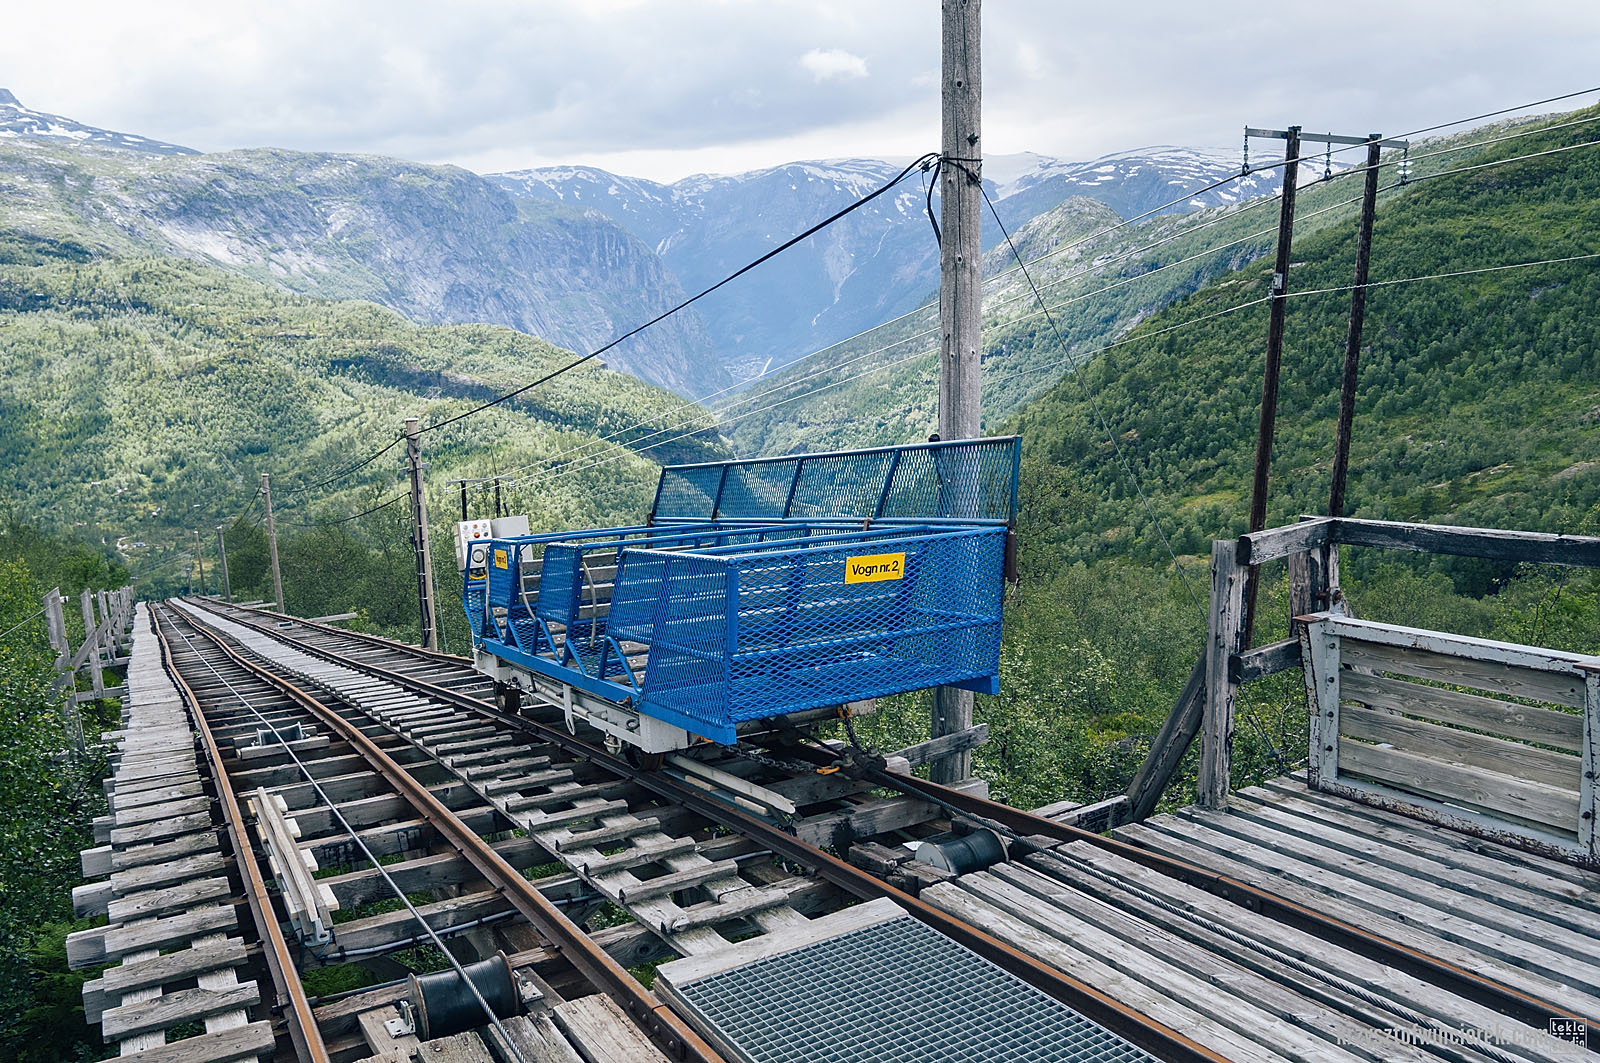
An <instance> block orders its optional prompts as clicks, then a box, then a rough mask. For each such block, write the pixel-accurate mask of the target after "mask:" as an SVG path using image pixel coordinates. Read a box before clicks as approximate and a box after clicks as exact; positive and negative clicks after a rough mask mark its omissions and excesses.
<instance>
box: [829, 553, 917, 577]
mask: <svg viewBox="0 0 1600 1063" xmlns="http://www.w3.org/2000/svg"><path fill="white" fill-rule="evenodd" d="M905 573H906V555H905V554H903V553H902V554H863V555H862V556H860V557H847V558H845V559H844V581H845V582H846V583H878V582H880V581H882V580H888V579H899V578H900V577H901V576H904V575H905Z"/></svg>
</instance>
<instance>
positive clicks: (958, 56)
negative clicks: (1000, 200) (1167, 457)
mask: <svg viewBox="0 0 1600 1063" xmlns="http://www.w3.org/2000/svg"><path fill="white" fill-rule="evenodd" d="M979 6H980V4H979V0H943V3H942V24H943V33H942V35H941V40H942V44H941V48H940V52H941V55H942V67H943V87H942V89H941V92H940V98H941V104H942V115H943V117H942V122H941V126H942V137H941V140H940V147H939V150H940V154H941V156H942V159H941V162H940V168H939V174H940V181H939V196H940V216H941V219H942V221H943V227H942V228H943V235H942V238H941V240H940V246H939V322H940V332H941V340H940V348H939V438H940V439H971V438H973V437H975V436H977V435H978V432H979V430H980V426H981V420H980V416H979V402H980V396H981V382H980V380H979V374H978V371H979V349H980V348H979V344H980V343H981V340H982V335H981V329H982V321H983V296H982V280H983V276H982V273H981V272H980V269H981V266H982V254H983V240H982V236H983V213H982V206H983V187H982V184H981V180H982V176H983V162H982V159H983V146H982V144H981V142H980V140H979V133H980V129H981V125H982V122H981V117H982V98H983V77H982V74H983V68H982V63H981V62H980V56H979V52H980V29H981V19H980V17H979V15H980V12H979ZM972 702H973V695H972V691H970V690H957V689H956V688H955V687H936V688H935V689H934V691H933V721H932V724H933V726H932V734H933V737H934V738H939V737H942V736H944V735H951V734H956V733H958V732H961V731H965V730H966V729H967V728H969V727H971V726H972ZM928 772H929V776H928V777H929V778H930V779H932V780H933V781H934V782H937V783H944V784H947V785H948V784H950V783H955V782H960V781H961V780H962V779H965V778H966V777H967V776H968V775H970V774H971V773H972V754H971V752H970V751H967V750H963V751H960V752H956V753H951V754H949V755H947V756H943V757H940V758H938V759H937V760H934V761H932V762H931V764H930V765H929V768H928Z"/></svg>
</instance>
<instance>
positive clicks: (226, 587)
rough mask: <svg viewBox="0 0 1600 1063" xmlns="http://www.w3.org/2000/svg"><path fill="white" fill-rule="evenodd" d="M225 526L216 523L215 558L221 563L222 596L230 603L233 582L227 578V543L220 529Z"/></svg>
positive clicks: (231, 601) (231, 600) (231, 602)
mask: <svg viewBox="0 0 1600 1063" xmlns="http://www.w3.org/2000/svg"><path fill="white" fill-rule="evenodd" d="M226 527H227V525H226V524H218V525H217V560H218V562H219V563H220V564H221V565H222V597H223V598H224V599H225V600H226V601H227V603H228V604H229V605H232V604H233V584H232V583H231V582H230V581H229V580H228V545H227V544H226V543H224V542H223V541H222V530H223V529H224V528H226Z"/></svg>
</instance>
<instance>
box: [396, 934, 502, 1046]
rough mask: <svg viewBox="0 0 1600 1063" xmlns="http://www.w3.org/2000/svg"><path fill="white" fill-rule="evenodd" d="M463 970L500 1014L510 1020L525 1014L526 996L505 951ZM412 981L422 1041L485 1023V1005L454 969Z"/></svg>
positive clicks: (416, 976)
mask: <svg viewBox="0 0 1600 1063" xmlns="http://www.w3.org/2000/svg"><path fill="white" fill-rule="evenodd" d="M462 970H463V971H465V972H466V975H467V978H469V979H470V980H471V982H472V985H473V986H476V987H477V989H478V994H479V995H480V996H482V997H483V1000H484V1003H486V1004H488V1005H489V1007H490V1008H491V1009H493V1011H494V1013H495V1015H496V1016H498V1017H499V1018H502V1019H508V1018H510V1017H511V1016H513V1015H518V1014H521V1012H522V996H521V994H520V993H518V992H517V980H516V977H515V976H514V975H513V974H512V973H511V961H510V960H509V959H507V958H506V954H505V953H504V952H496V953H495V954H494V955H493V956H490V957H489V958H488V959H486V960H479V961H478V962H477V963H469V964H467V965H465V966H464V967H463V968H462ZM408 981H409V982H410V994H409V995H410V998H411V1006H412V1008H413V1009H414V1012H415V1015H416V1023H417V1035H418V1036H419V1037H421V1038H422V1040H424V1041H432V1040H435V1039H436V1038H440V1037H449V1036H450V1035H451V1034H458V1033H465V1032H466V1031H467V1030H475V1029H477V1028H478V1027H480V1026H482V1025H483V1018H484V1016H483V1008H482V1007H480V1006H479V1004H478V1001H477V999H476V998H475V997H474V996H473V995H472V989H471V988H470V987H469V986H467V984H466V983H465V982H463V981H462V980H461V977H460V976H459V975H457V974H456V972H455V971H454V970H450V969H446V970H443V971H434V972H433V973H432V974H414V975H412V976H411V977H410V978H409V979H408Z"/></svg>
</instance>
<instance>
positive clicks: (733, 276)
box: [422, 153, 936, 432]
mask: <svg viewBox="0 0 1600 1063" xmlns="http://www.w3.org/2000/svg"><path fill="white" fill-rule="evenodd" d="M935 157H936V156H934V155H933V154H932V153H930V154H927V155H924V156H922V157H921V158H919V159H917V160H916V161H914V162H912V163H911V164H910V165H908V166H907V167H906V168H905V169H903V170H901V171H900V172H899V173H898V174H897V175H895V177H894V178H893V179H892V180H890V181H889V182H887V183H886V184H883V185H881V186H879V187H878V188H876V189H874V190H873V191H871V192H868V193H867V194H866V195H864V196H862V197H860V198H859V199H857V200H856V201H855V202H853V203H851V204H849V205H848V206H846V207H844V208H843V209H841V210H838V211H835V212H834V213H833V214H830V215H829V216H828V217H826V218H824V219H822V220H821V221H819V222H817V223H816V224H815V225H813V226H811V228H809V229H807V230H805V231H804V232H802V233H799V234H798V235H795V236H791V237H790V238H789V239H787V240H785V241H784V242H783V243H781V244H779V245H778V246H777V247H774V248H773V249H772V250H770V251H768V252H766V253H765V254H763V255H761V256H760V257H758V258H756V259H753V260H752V261H750V262H747V263H745V264H744V265H743V266H740V267H739V268H738V269H736V270H734V271H733V272H732V273H730V274H728V275H727V276H726V277H724V278H722V279H721V280H719V281H717V282H716V283H715V284H713V285H711V286H710V287H708V288H704V289H702V290H701V291H699V292H697V293H696V294H694V295H691V296H690V297H689V298H687V299H685V300H683V302H681V303H679V304H678V305H677V306H674V307H672V308H671V309H670V310H666V311H663V312H662V313H660V314H657V315H656V316H655V317H653V318H651V319H650V320H649V321H646V322H645V323H644V324H642V325H639V326H636V327H635V328H632V329H629V330H628V331H627V332H624V333H623V334H622V335H620V336H618V337H617V338H616V339H614V340H612V341H611V342H609V343H607V344H605V345H604V346H603V347H599V348H597V349H595V350H593V351H590V352H589V353H588V354H585V355H583V356H582V357H579V358H574V359H573V360H572V361H570V362H568V363H567V364H566V365H564V366H561V367H560V368H559V369H555V370H552V371H551V372H548V373H546V374H545V375H544V376H542V377H540V378H539V379H537V380H535V381H533V382H532V383H528V384H524V385H522V387H520V388H514V389H513V390H511V391H508V392H506V393H505V394H504V395H501V396H499V397H497V398H493V399H490V400H489V401H488V402H485V403H482V404H480V405H478V406H474V407H473V408H472V409H470V410H466V411H464V412H462V413H458V414H456V415H454V416H452V417H447V418H445V419H444V420H442V421H440V422H438V423H437V424H431V425H428V426H426V427H425V428H423V429H422V431H424V432H431V431H433V430H434V429H436V428H443V427H444V426H445V425H447V424H453V423H454V422H456V421H459V420H461V419H462V418H464V417H471V416H472V415H473V414H475V413H479V412H481V411H483V410H487V409H488V408H489V407H491V406H498V405H500V404H501V403H502V402H505V401H506V400H508V399H513V398H515V397H516V396H518V395H521V394H523V393H524V392H526V391H530V390H532V389H533V388H536V387H538V386H539V385H541V384H544V383H547V382H548V381H551V380H554V379H555V378H556V377H558V376H560V375H561V374H563V373H565V372H568V371H570V370H572V369H576V368H577V367H578V366H580V365H582V364H583V363H584V362H587V361H589V360H590V359H591V358H597V357H599V356H600V355H602V354H604V353H605V352H606V351H609V350H611V349H612V348H613V347H615V346H617V344H619V343H621V342H623V341H624V340H626V339H629V338H631V337H633V336H637V335H638V334H639V333H641V332H643V331H644V330H645V329H647V328H649V327H650V326H652V325H654V324H656V323H658V322H661V321H665V320H666V319H667V318H669V317H671V316H672V315H673V314H676V313H677V312H678V311H680V310H683V309H685V308H686V307H689V306H691V305H693V304H694V303H696V302H699V301H700V300H701V299H704V298H705V297H706V296H708V295H710V294H711V293H712V292H714V291H716V290H717V289H719V288H721V287H723V286H724V285H726V284H730V283H732V282H733V281H735V280H737V279H738V278H740V277H742V276H744V275H745V274H746V273H749V272H750V271H751V270H753V269H755V268H756V267H757V266H760V265H761V264H763V263H765V262H767V261H769V260H771V259H773V258H775V257H777V256H778V255H780V254H782V253H783V252H785V251H787V250H788V249H789V248H791V247H793V246H794V245H795V244H798V243H800V242H802V241H804V240H808V239H810V238H811V237H813V236H815V235H816V234H817V233H819V232H821V231H822V230H823V229H826V228H827V227H828V226H830V225H832V224H833V223H834V222H836V221H838V220H839V219H841V218H843V217H845V216H846V215H848V214H850V213H851V212H853V211H856V210H859V209H861V208H862V207H864V206H866V205H867V204H868V203H871V202H872V201H873V200H875V199H877V198H878V197H879V196H881V195H883V194H884V193H885V192H888V191H889V190H890V189H892V188H894V187H895V186H896V185H898V184H899V183H900V182H901V181H903V180H905V179H906V177H907V176H909V175H910V174H911V173H912V171H914V170H916V169H917V168H918V167H920V166H921V165H922V164H923V163H925V162H927V161H928V160H930V159H932V158H935Z"/></svg>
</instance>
